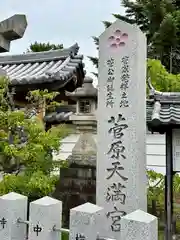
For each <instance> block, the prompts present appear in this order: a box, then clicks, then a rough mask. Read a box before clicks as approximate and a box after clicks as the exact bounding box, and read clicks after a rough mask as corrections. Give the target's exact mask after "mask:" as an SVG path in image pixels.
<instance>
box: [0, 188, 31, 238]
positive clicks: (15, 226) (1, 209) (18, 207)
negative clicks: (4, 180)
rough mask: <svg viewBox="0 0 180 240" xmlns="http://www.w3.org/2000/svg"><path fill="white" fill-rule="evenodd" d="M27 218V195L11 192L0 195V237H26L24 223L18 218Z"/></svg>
mask: <svg viewBox="0 0 180 240" xmlns="http://www.w3.org/2000/svg"><path fill="white" fill-rule="evenodd" d="M19 218H20V219H22V220H24V221H26V220H27V197H25V196H23V195H20V194H17V193H14V192H11V193H8V194H6V195H3V196H1V197H0V239H1V240H6V239H13V240H24V239H26V234H27V232H26V225H25V224H19V223H18V221H17V220H18V219H19Z"/></svg>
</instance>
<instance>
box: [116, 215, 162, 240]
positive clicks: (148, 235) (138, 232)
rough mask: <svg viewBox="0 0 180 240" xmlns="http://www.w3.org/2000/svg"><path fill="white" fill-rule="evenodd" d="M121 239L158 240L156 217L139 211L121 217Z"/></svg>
mask: <svg viewBox="0 0 180 240" xmlns="http://www.w3.org/2000/svg"><path fill="white" fill-rule="evenodd" d="M121 239H125V240H158V220H157V217H155V216H153V215H151V214H149V213H146V212H144V211H141V210H136V211H134V212H132V213H130V214H128V215H126V216H124V217H122V219H121Z"/></svg>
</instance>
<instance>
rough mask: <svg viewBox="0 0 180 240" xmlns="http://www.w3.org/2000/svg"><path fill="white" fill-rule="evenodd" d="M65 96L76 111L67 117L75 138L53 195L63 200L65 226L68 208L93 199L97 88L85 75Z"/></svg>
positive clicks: (94, 197) (94, 199)
mask: <svg viewBox="0 0 180 240" xmlns="http://www.w3.org/2000/svg"><path fill="white" fill-rule="evenodd" d="M66 95H67V96H68V97H70V98H72V99H73V100H75V101H76V112H75V113H74V114H72V115H71V116H70V120H71V121H72V123H73V125H75V128H76V129H75V131H76V135H78V138H77V141H76V143H75V145H74V147H73V149H72V153H71V155H70V156H69V157H68V158H67V161H68V165H69V167H68V168H62V169H61V170H60V181H59V185H58V187H57V188H56V189H57V190H56V193H55V197H56V198H60V200H61V201H63V211H64V214H63V216H64V223H65V226H68V223H69V210H70V209H71V208H73V207H75V206H77V205H80V204H83V203H85V202H91V203H95V201H96V154H97V147H96V107H97V89H96V88H94V86H93V80H92V79H91V78H89V77H86V78H85V79H84V84H83V85H82V87H81V88H77V89H76V90H75V91H74V92H73V93H66Z"/></svg>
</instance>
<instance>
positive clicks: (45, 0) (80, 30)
mask: <svg viewBox="0 0 180 240" xmlns="http://www.w3.org/2000/svg"><path fill="white" fill-rule="evenodd" d="M0 13H1V14H0V16H1V20H4V19H5V18H8V17H10V16H12V15H14V14H25V15H26V16H27V19H28V27H27V30H26V32H25V35H24V37H23V39H21V40H16V41H14V42H12V44H11V50H10V53H13V54H16V53H23V52H24V51H25V50H26V49H27V48H28V46H29V45H30V44H31V43H33V42H35V41H38V42H48V41H49V42H51V43H63V44H64V46H65V47H69V46H71V45H73V44H74V43H76V42H77V43H78V44H79V46H80V53H82V54H83V55H84V56H85V59H84V62H85V65H86V71H87V74H88V75H90V76H93V75H91V74H90V72H92V71H93V70H94V67H93V66H92V64H91V63H90V61H89V60H88V59H87V58H86V56H88V55H90V56H95V55H97V51H96V47H95V45H94V43H93V40H92V39H91V36H99V35H100V34H101V33H102V32H103V31H104V27H103V24H102V21H103V20H109V21H112V20H114V18H113V17H112V16H111V14H112V13H123V8H122V7H121V1H120V0H111V1H109V0H91V1H87V0H36V1H35V0H31V1H25V0H6V1H2V2H1V10H0Z"/></svg>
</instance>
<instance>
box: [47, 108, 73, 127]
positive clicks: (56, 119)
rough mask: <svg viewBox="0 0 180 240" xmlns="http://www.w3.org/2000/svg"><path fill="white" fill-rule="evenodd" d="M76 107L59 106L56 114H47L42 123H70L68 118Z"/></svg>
mask: <svg viewBox="0 0 180 240" xmlns="http://www.w3.org/2000/svg"><path fill="white" fill-rule="evenodd" d="M75 111H76V105H67V106H60V107H59V108H57V110H56V112H53V113H50V114H47V115H46V116H45V117H44V121H45V122H48V123H60V122H68V121H70V119H69V117H70V116H71V115H72V114H73V113H75Z"/></svg>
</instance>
